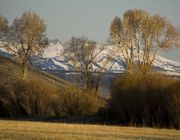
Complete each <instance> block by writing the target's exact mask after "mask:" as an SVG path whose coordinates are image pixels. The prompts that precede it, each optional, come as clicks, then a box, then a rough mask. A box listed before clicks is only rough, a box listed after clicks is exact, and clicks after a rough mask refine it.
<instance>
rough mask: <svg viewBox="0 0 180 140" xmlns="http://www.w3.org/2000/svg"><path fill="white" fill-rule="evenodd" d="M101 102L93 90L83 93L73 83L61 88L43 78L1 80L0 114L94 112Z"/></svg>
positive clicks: (25, 114)
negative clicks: (12, 80)
mask: <svg viewBox="0 0 180 140" xmlns="http://www.w3.org/2000/svg"><path fill="white" fill-rule="evenodd" d="M100 105H101V104H100V100H99V99H98V96H94V95H93V92H91V91H87V92H86V91H85V92H84V91H83V90H81V89H78V88H77V87H73V86H69V87H66V88H63V89H59V88H58V87H56V88H55V87H52V86H51V84H49V85H48V84H47V83H45V82H42V81H40V80H16V81H14V82H13V83H9V82H7V81H4V82H1V83H0V115H1V116H9V117H14V116H27V115H32V116H35V115H37V116H38V115H41V116H47V115H51V116H52V115H56V116H70V115H71V116H76V115H92V114H94V113H96V112H97V111H98V109H99V107H100Z"/></svg>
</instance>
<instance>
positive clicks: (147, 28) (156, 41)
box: [110, 9, 180, 73]
mask: <svg viewBox="0 0 180 140" xmlns="http://www.w3.org/2000/svg"><path fill="white" fill-rule="evenodd" d="M110 38H111V41H112V42H113V44H115V46H116V47H117V48H118V50H119V52H120V54H121V56H122V58H123V60H125V63H124V64H125V68H126V70H127V73H132V72H133V71H134V70H135V71H140V72H143V73H146V72H148V71H149V70H150V69H151V66H152V64H153V62H154V60H155V58H156V56H157V54H158V53H159V52H160V51H161V50H164V49H167V48H171V47H173V46H180V32H179V29H178V28H176V27H174V26H173V25H172V24H171V23H170V21H168V20H167V19H166V18H164V17H161V16H159V15H153V16H151V15H149V14H148V13H147V12H146V11H143V10H138V9H135V10H129V11H127V12H125V14H124V16H123V20H121V19H120V18H119V17H115V18H114V20H113V21H112V23H111V27H110Z"/></svg>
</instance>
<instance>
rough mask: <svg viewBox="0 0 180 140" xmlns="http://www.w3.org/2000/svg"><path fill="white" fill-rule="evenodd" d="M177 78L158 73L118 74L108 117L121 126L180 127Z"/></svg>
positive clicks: (179, 90)
mask: <svg viewBox="0 0 180 140" xmlns="http://www.w3.org/2000/svg"><path fill="white" fill-rule="evenodd" d="M179 87H180V81H179V80H175V79H169V78H167V77H165V76H162V75H160V74H148V75H145V76H143V75H129V76H125V77H123V78H122V77H118V78H117V79H116V82H115V84H114V87H113V89H112V94H111V99H110V103H109V117H110V118H111V119H113V120H115V121H116V122H118V123H120V124H122V125H133V126H150V127H174V128H180V88H179Z"/></svg>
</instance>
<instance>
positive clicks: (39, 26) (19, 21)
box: [8, 11, 48, 79]
mask: <svg viewBox="0 0 180 140" xmlns="http://www.w3.org/2000/svg"><path fill="white" fill-rule="evenodd" d="M45 31H46V25H45V24H44V21H43V19H41V17H40V16H38V15H37V14H36V13H34V12H31V11H25V12H24V13H23V15H22V16H21V18H16V19H15V20H14V21H13V23H12V26H11V27H10V30H9V35H8V41H9V47H8V49H9V51H11V52H12V53H13V54H14V55H16V56H17V57H18V59H19V60H20V62H21V63H22V78H23V79H25V78H26V73H27V72H26V71H27V67H28V63H29V60H30V57H31V56H32V55H34V54H40V53H41V52H42V51H43V48H44V47H46V46H47V45H48V41H47V39H46V37H45Z"/></svg>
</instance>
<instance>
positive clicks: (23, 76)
mask: <svg viewBox="0 0 180 140" xmlns="http://www.w3.org/2000/svg"><path fill="white" fill-rule="evenodd" d="M27 66H28V65H27V62H25V63H24V64H23V67H22V79H23V80H25V79H26V76H27Z"/></svg>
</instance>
